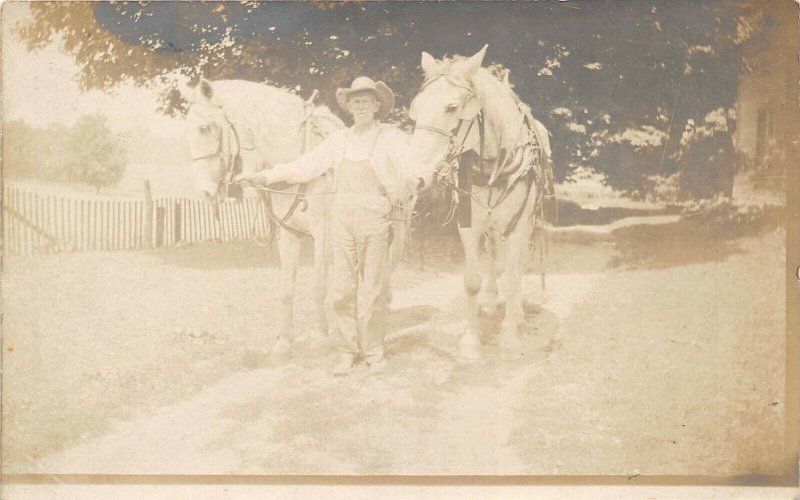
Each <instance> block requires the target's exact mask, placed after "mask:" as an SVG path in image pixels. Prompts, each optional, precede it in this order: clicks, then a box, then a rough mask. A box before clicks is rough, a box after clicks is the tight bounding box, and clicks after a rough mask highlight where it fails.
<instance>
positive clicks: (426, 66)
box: [420, 52, 436, 75]
mask: <svg viewBox="0 0 800 500" xmlns="http://www.w3.org/2000/svg"><path fill="white" fill-rule="evenodd" d="M420 66H422V71H424V72H425V74H426V75H428V74H430V73H431V72H432V71H433V69H434V68H435V67H436V59H434V58H433V56H432V55H430V54H428V53H427V52H423V53H422V60H421V61H420Z"/></svg>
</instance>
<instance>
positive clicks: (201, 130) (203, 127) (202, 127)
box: [200, 125, 211, 134]
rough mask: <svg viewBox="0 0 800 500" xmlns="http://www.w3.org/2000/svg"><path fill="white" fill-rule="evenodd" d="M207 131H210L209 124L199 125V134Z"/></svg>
mask: <svg viewBox="0 0 800 500" xmlns="http://www.w3.org/2000/svg"><path fill="white" fill-rule="evenodd" d="M209 132H211V125H201V126H200V133H201V134H207V133H209Z"/></svg>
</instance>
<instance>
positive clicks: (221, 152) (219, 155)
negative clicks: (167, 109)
mask: <svg viewBox="0 0 800 500" xmlns="http://www.w3.org/2000/svg"><path fill="white" fill-rule="evenodd" d="M219 110H220V112H221V113H222V118H223V119H224V120H225V125H226V126H227V131H228V133H227V134H226V129H225V128H223V127H219V133H218V134H217V150H216V151H215V152H213V153H209V154H206V155H200V156H193V157H192V158H191V160H192V161H199V160H208V159H215V158H216V159H218V160H219V161H220V164H221V165H222V170H223V171H224V172H225V175H223V176H222V177H221V178H220V179H219V180H218V181H217V193H218V197H219V193H221V192H222V189H221V188H222V187H225V192H226V195H228V194H230V193H229V190H230V189H231V186H233V185H234V184H233V178H234V177H235V176H236V175H238V174H240V173H242V149H243V148H242V143H241V140H240V138H239V132H238V131H237V130H236V126H235V125H234V124H233V121H231V119H230V118H229V117H228V114H227V113H225V110H224V109H222V108H221V107H220V108H219ZM198 114H200V115H201V116H203V113H198ZM209 119H210V121H211V122H212V123H213V124H214V125H217V126H219V125H220V123H219V120H217V119H216V117H209ZM205 126H208V125H205ZM231 136H233V140H234V143H235V145H236V149H235V152H234V149H233V148H231V147H230V137H231ZM226 138H227V141H226ZM226 142H227V143H228V148H227V151H226V148H225V143H226ZM237 187H238V186H237Z"/></svg>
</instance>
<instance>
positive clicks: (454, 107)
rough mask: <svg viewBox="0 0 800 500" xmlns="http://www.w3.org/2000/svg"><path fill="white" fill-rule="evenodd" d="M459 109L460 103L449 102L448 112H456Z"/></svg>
mask: <svg viewBox="0 0 800 500" xmlns="http://www.w3.org/2000/svg"><path fill="white" fill-rule="evenodd" d="M457 110H458V104H448V105H447V112H448V113H455V112H456V111H457Z"/></svg>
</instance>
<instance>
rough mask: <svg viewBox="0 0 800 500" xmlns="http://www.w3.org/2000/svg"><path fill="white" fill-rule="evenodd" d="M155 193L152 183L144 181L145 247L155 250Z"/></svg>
mask: <svg viewBox="0 0 800 500" xmlns="http://www.w3.org/2000/svg"><path fill="white" fill-rule="evenodd" d="M153 244H154V241H153V192H152V191H151V190H150V181H149V180H145V181H144V247H145V248H153Z"/></svg>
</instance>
